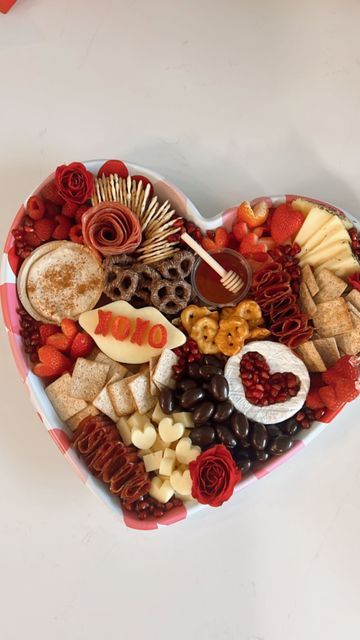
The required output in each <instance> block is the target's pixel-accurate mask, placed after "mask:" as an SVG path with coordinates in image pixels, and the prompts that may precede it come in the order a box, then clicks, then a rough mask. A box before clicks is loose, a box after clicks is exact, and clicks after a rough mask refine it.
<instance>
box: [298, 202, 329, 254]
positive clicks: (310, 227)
mask: <svg viewBox="0 0 360 640" xmlns="http://www.w3.org/2000/svg"><path fill="white" fill-rule="evenodd" d="M331 218H332V215H331V213H329V212H328V211H325V209H320V208H319V207H313V208H312V209H311V210H310V211H309V213H308V215H307V217H306V218H305V220H304V222H303V224H302V226H301V228H300V230H299V233H298V234H297V236H296V238H295V240H294V242H296V243H297V244H299V245H300V247H302V246H303V245H304V244H305V242H307V241H308V240H309V238H311V237H312V236H313V235H314V233H316V232H317V231H318V230H319V229H320V227H322V226H323V224H325V223H326V222H328V221H329V220H331Z"/></svg>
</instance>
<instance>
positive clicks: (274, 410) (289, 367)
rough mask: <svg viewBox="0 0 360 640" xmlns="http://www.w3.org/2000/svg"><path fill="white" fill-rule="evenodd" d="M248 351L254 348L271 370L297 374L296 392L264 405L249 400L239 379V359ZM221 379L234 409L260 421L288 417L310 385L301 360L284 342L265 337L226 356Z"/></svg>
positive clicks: (281, 419)
mask: <svg viewBox="0 0 360 640" xmlns="http://www.w3.org/2000/svg"><path fill="white" fill-rule="evenodd" d="M248 351H257V353H260V354H261V355H262V356H264V358H265V359H266V361H267V363H268V365H269V367H270V372H271V373H275V372H276V371H280V372H282V371H288V372H291V373H294V374H295V375H296V376H298V378H299V380H300V389H299V392H298V393H297V395H296V396H294V397H293V398H289V399H288V400H286V401H285V402H277V403H275V404H270V405H268V406H266V407H259V406H257V405H255V404H252V403H251V402H249V401H248V400H247V399H246V397H245V390H244V386H243V384H242V381H241V378H240V361H241V358H242V357H243V356H244V355H245V353H248ZM225 378H226V380H227V381H228V383H229V398H230V400H231V401H232V403H233V404H234V406H235V407H236V409H237V410H238V411H241V413H243V414H244V415H245V416H247V418H250V420H255V421H257V422H263V423H264V424H275V423H276V422H282V421H283V420H287V419H288V418H291V416H293V415H294V414H295V413H296V412H297V411H299V409H301V407H302V406H303V404H304V402H305V399H306V396H307V394H308V391H309V387H310V377H309V372H308V370H307V368H306V366H305V365H304V363H303V361H302V360H300V358H298V357H297V356H296V355H295V354H294V353H293V352H292V351H291V349H289V347H287V346H286V345H284V344H279V343H277V342H270V341H269V340H257V341H255V342H250V343H249V344H247V345H246V346H245V347H244V348H243V349H242V350H241V351H240V353H238V354H237V355H236V356H232V357H231V358H229V360H228V361H227V363H226V366H225Z"/></svg>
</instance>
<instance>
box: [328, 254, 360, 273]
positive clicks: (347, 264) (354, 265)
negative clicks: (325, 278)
mask: <svg viewBox="0 0 360 640" xmlns="http://www.w3.org/2000/svg"><path fill="white" fill-rule="evenodd" d="M359 271H360V264H359V262H358V260H356V258H355V256H350V257H349V258H345V260H341V262H340V263H339V264H338V266H337V267H335V268H334V273H335V274H336V275H337V276H339V278H346V277H347V276H349V275H350V273H357V272H359Z"/></svg>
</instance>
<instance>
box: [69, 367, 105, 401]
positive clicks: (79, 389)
mask: <svg viewBox="0 0 360 640" xmlns="http://www.w3.org/2000/svg"><path fill="white" fill-rule="evenodd" d="M108 372H109V365H108V364H102V363H101V362H95V361H93V360H86V359H85V358H78V359H77V360H76V363H75V367H74V371H73V374H72V378H71V395H72V396H74V398H83V400H87V401H88V402H92V401H93V400H94V399H95V398H96V396H97V395H98V393H100V391H101V389H102V388H103V386H104V385H105V382H106V378H107V375H108Z"/></svg>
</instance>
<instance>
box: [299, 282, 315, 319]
mask: <svg viewBox="0 0 360 640" xmlns="http://www.w3.org/2000/svg"><path fill="white" fill-rule="evenodd" d="M299 298H300V304H301V308H302V310H303V312H304V313H306V315H307V316H309V318H311V317H312V316H313V315H314V313H316V304H315V302H314V300H313V299H312V296H311V294H310V291H309V289H308V287H307V285H306V284H305V282H302V283H301V285H300V291H299Z"/></svg>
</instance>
